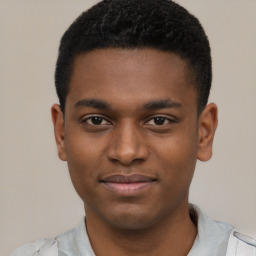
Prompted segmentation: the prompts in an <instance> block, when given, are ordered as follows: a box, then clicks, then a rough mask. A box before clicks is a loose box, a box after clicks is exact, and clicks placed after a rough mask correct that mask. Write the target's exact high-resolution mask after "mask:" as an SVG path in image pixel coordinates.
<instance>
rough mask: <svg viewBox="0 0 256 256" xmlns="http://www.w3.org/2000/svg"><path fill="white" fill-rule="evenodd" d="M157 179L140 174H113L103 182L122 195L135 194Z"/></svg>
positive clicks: (147, 187) (109, 188)
mask: <svg viewBox="0 0 256 256" xmlns="http://www.w3.org/2000/svg"><path fill="white" fill-rule="evenodd" d="M155 181H156V179H154V178H151V177H148V176H145V175H140V174H133V175H111V176H108V177H106V178H104V179H103V180H102V181H101V182H102V183H103V184H104V185H105V187H106V188H107V189H108V190H110V191H111V192H113V193H115V194H117V195H120V196H125V197H127V196H135V195H137V194H139V193H141V192H143V191H144V190H146V189H149V188H150V187H151V186H152V185H153V184H154V182H155Z"/></svg>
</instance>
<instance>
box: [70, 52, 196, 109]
mask: <svg viewBox="0 0 256 256" xmlns="http://www.w3.org/2000/svg"><path fill="white" fill-rule="evenodd" d="M188 74H189V72H188V71H187V63H186V62H185V61H184V60H182V59H181V58H180V57H179V56H177V55H175V54H173V53H170V52H163V51H158V50H153V49H119V48H117V49H116V48H114V49H100V50H94V51H92V52H89V53H83V54H80V55H79V56H78V57H77V58H76V59H75V61H74V65H73V73H72V77H71V81H70V90H69V93H68V96H67V104H68V102H70V101H72V102H74V101H78V100H81V99H82V98H103V99H104V100H106V101H113V102H117V101H120V100H121V101H122V102H123V103H125V102H126V103H128V104H129V103H130V104H136V103H139V102H141V101H149V100H154V99H156V98H159V99H163V98H171V99H173V100H175V101H184V100H185V99H188V97H190V98H191V97H192V99H191V100H193V101H195V92H194V89H193V88H194V87H193V86H192V84H191V79H190V77H189V75H188Z"/></svg>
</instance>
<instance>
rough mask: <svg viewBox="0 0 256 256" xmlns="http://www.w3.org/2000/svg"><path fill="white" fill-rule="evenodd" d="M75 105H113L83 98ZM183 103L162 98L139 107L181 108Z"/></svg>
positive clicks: (103, 106) (150, 108)
mask: <svg viewBox="0 0 256 256" xmlns="http://www.w3.org/2000/svg"><path fill="white" fill-rule="evenodd" d="M75 107H91V108H96V109H103V110H109V109H112V108H111V105H110V104H109V103H107V102H106V101H104V100H100V99H82V100H79V101H78V102H77V103H76V104H75ZM180 107H182V104H181V103H179V102H177V101H174V100H172V99H160V100H153V101H149V102H147V103H145V104H143V105H142V106H141V107H139V109H146V110H157V109H164V108H180Z"/></svg>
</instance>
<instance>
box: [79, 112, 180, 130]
mask: <svg viewBox="0 0 256 256" xmlns="http://www.w3.org/2000/svg"><path fill="white" fill-rule="evenodd" d="M93 118H96V119H97V118H98V119H100V121H101V122H100V123H99V124H93V123H92V122H90V123H89V120H92V119H93ZM157 119H160V120H158V121H160V123H161V121H163V123H162V124H156V123H155V124H150V121H153V122H156V121H157ZM96 121H97V120H96ZM166 121H167V122H168V123H167V124H170V123H175V122H176V120H174V119H171V118H167V117H165V116H163V115H158V116H154V117H151V118H150V119H148V120H147V121H146V123H145V124H146V125H152V126H158V127H160V126H164V125H167V124H166ZM102 122H106V123H105V124H102ZM81 123H87V124H88V125H91V126H102V125H111V124H112V123H111V122H110V121H108V120H107V119H106V118H104V117H102V116H100V115H92V116H89V117H87V118H85V119H83V120H82V121H81Z"/></svg>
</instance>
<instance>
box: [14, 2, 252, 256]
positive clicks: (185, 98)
mask: <svg viewBox="0 0 256 256" xmlns="http://www.w3.org/2000/svg"><path fill="white" fill-rule="evenodd" d="M211 77H212V71H211V55H210V47H209V42H208V39H207V36H206V35H205V33H204V30H203V28H202V26H201V25H200V23H199V21H198V20H197V19H196V18H195V17H194V16H193V15H191V14H189V13H188V12H187V11H186V10H185V9H184V8H182V7H181V6H179V5H177V4H176V3H173V2H172V1H169V0H106V1H102V2H100V3H99V4H97V5H95V6H94V7H92V8H91V9H90V10H88V11H87V12H85V13H83V14H82V15H81V16H80V17H79V18H78V19H77V20H76V21H75V22H74V23H73V24H72V25H71V26H70V28H69V29H68V30H67V31H66V33H65V34H64V35H63V37H62V40H61V44H60V48H59V56H58V61H57V65H56V73H55V83H56V89H57V94H58V97H59V100H60V105H57V104H55V105H54V106H53V107H52V119H53V124H54V131H55V138H56V143H57V148H58V154H59V158H60V159H61V160H63V161H67V164H68V167H69V171H70V176H71V179H72V182H73V184H74V187H75V189H76V191H77V193H78V194H79V196H80V197H81V199H82V200H83V202H84V208H85V212H86V218H85V220H83V221H82V222H81V224H80V225H79V227H78V228H76V229H73V230H71V231H68V232H66V233H64V234H61V235H59V236H57V237H56V238H54V239H50V240H37V241H36V242H34V243H31V244H27V245H24V246H23V247H21V248H20V249H18V250H17V251H16V252H14V253H13V255H62V256H63V255H72V256H73V255H82V256H84V255H97V256H98V255H99V256H101V255H118V256H119V255H120V256H126V255H149V256H151V255H166V256H168V255H177V256H183V255H189V256H201V255H202V256H206V255H214V256H222V255H229V256H230V255H246V256H250V255H255V253H256V249H255V247H256V244H255V241H254V240H252V239H250V238H248V237H246V236H244V235H242V234H240V233H238V232H236V231H235V230H234V229H233V227H232V226H231V225H229V224H226V223H221V222H215V221H212V220H210V219H209V218H208V217H206V216H205V215H203V214H202V212H201V211H200V209H199V208H198V207H196V206H194V205H190V204H189V203H188V196H189V186H190V183H191V180H192V177H193V173H194V170H195V165H196V161H197V159H199V160H201V161H207V160H209V159H210V158H211V155H212V143H213V138H214V133H215V129H216V127H217V107H216V105H215V104H213V103H211V104H207V101H208V96H209V91H210V87H211Z"/></svg>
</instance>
